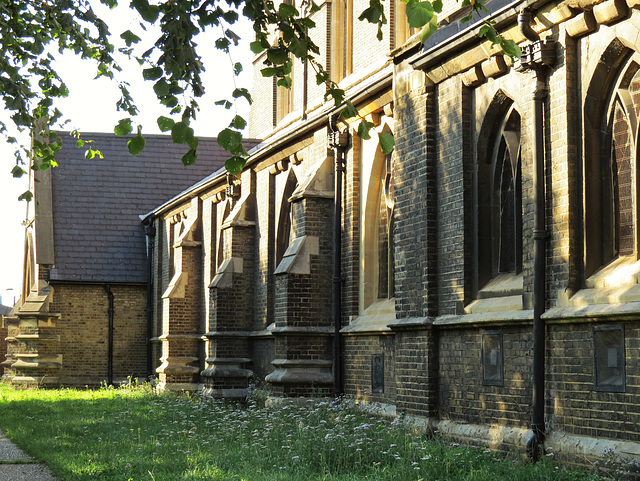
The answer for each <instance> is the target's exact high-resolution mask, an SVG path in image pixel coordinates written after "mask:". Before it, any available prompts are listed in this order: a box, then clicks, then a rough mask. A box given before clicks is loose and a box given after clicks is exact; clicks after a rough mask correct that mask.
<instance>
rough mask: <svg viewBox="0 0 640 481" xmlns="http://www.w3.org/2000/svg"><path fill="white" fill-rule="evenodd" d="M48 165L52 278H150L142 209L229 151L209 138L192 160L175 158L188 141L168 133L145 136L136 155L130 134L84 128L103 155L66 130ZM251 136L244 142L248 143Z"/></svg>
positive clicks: (211, 168)
mask: <svg viewBox="0 0 640 481" xmlns="http://www.w3.org/2000/svg"><path fill="white" fill-rule="evenodd" d="M60 134H61V136H62V138H63V139H64V144H63V147H62V149H61V150H60V151H59V152H58V153H57V154H56V161H57V162H58V164H59V166H58V167H56V168H55V169H53V171H52V185H53V187H52V189H53V223H54V224H53V225H54V249H55V250H54V253H55V266H54V269H53V270H52V272H51V280H52V281H81V282H131V283H144V282H146V280H147V264H146V262H147V260H146V240H145V235H144V228H143V226H142V224H141V223H140V218H139V215H140V214H144V213H146V212H149V211H150V210H151V209H153V208H154V207H157V206H158V205H160V204H162V203H164V202H166V201H167V200H168V199H171V198H172V197H174V196H175V195H176V194H178V193H180V192H182V191H184V190H185V189H187V188H188V187H189V186H191V185H192V184H194V183H196V182H198V181H199V180H200V179H202V178H203V177H206V176H207V175H209V174H211V173H212V172H214V171H216V170H218V169H219V168H221V167H222V166H223V165H224V161H225V159H226V158H228V154H227V153H226V152H225V151H224V150H222V148H220V147H219V146H218V145H217V143H216V140H215V139H214V138H200V143H199V146H198V159H197V162H196V164H195V165H192V166H189V167H184V166H183V165H182V162H181V161H180V159H181V158H182V155H183V154H184V153H185V152H186V146H184V145H179V144H174V143H173V142H172V141H171V138H170V137H169V136H164V135H145V139H146V146H145V149H144V150H143V152H142V153H140V154H139V155H137V156H136V157H133V156H131V155H130V154H129V152H128V150H127V146H126V142H127V140H128V138H127V137H116V136H115V135H113V134H104V133H83V134H82V135H83V138H84V139H92V140H93V141H94V142H93V144H92V147H93V148H95V149H98V150H100V151H101V152H102V154H103V155H104V159H97V158H95V159H93V160H86V159H85V157H84V152H85V148H80V149H79V148H76V146H75V142H74V141H73V140H72V139H70V138H69V136H68V134H67V133H64V132H62V133H60ZM256 143H257V142H256V141H247V143H246V148H247V149H248V148H251V147H252V146H253V145H255V144H256Z"/></svg>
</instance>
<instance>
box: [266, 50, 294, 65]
mask: <svg viewBox="0 0 640 481" xmlns="http://www.w3.org/2000/svg"><path fill="white" fill-rule="evenodd" d="M267 59H268V60H269V61H270V62H271V63H273V64H275V65H281V64H283V63H285V62H286V61H287V60H289V51H288V50H287V49H286V48H284V47H271V48H269V49H268V50H267Z"/></svg>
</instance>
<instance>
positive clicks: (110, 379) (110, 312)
mask: <svg viewBox="0 0 640 481" xmlns="http://www.w3.org/2000/svg"><path fill="white" fill-rule="evenodd" d="M104 290H105V292H106V293H107V298H108V300H109V307H108V308H107V318H108V326H107V330H108V333H107V337H108V339H107V384H108V385H109V386H113V313H114V302H113V292H112V291H111V286H110V285H109V284H105V285H104Z"/></svg>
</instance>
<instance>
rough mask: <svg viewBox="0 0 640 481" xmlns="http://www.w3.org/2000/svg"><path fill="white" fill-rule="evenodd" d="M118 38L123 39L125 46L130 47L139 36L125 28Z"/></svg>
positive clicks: (137, 40) (136, 41)
mask: <svg viewBox="0 0 640 481" xmlns="http://www.w3.org/2000/svg"><path fill="white" fill-rule="evenodd" d="M120 38H121V39H123V40H124V41H125V42H126V43H127V47H131V45H133V44H134V43H138V42H139V41H140V40H141V38H140V37H138V36H137V35H136V34H135V33H133V32H132V31H131V30H127V31H126V32H123V33H122V34H121V35H120Z"/></svg>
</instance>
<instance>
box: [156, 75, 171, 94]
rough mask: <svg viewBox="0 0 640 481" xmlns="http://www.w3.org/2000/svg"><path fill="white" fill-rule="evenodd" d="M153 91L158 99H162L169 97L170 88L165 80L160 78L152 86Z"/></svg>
mask: <svg viewBox="0 0 640 481" xmlns="http://www.w3.org/2000/svg"><path fill="white" fill-rule="evenodd" d="M153 91H154V92H155V93H156V95H157V96H158V97H164V96H165V95H169V93H170V86H169V84H168V83H167V81H166V80H165V79H163V78H161V79H160V80H158V81H157V82H156V83H155V84H153Z"/></svg>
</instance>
